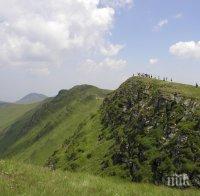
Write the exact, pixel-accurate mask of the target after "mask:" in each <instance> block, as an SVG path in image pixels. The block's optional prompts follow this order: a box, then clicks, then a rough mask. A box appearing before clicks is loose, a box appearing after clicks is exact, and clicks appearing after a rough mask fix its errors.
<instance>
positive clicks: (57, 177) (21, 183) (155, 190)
mask: <svg viewBox="0 0 200 196" xmlns="http://www.w3.org/2000/svg"><path fill="white" fill-rule="evenodd" d="M198 194H199V191H197V190H193V189H190V190H184V191H181V190H174V189H169V188H166V187H158V186H153V185H148V184H133V183H128V182H124V181H122V180H116V179H112V178H100V177H95V176H91V175H89V174H84V173H70V172H61V171H55V172H51V171H49V170H48V169H44V168H40V167H35V166H33V165H24V164H22V163H16V162H11V161H0V195H4V196H5V195H13V196H14V195H44V196H45V195H48V196H49V195H70V196H71V195H74V196H75V195H83V196H84V195H85V196H90V195H91V196H93V195H105V196H112V195H113V196H116V195H120V196H129V195H130V196H134V195H135V196H144V195H148V196H157V195H158V196H160V195H163V196H187V195H198Z"/></svg>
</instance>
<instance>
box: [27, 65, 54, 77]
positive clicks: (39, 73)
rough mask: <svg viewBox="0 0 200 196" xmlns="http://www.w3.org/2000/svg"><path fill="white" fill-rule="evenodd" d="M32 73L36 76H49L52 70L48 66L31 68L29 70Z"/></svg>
mask: <svg viewBox="0 0 200 196" xmlns="http://www.w3.org/2000/svg"><path fill="white" fill-rule="evenodd" d="M28 71H29V72H30V73H31V74H32V75H36V76H48V75H49V74H50V71H49V69H48V68H45V67H44V68H30V69H29V70H28Z"/></svg>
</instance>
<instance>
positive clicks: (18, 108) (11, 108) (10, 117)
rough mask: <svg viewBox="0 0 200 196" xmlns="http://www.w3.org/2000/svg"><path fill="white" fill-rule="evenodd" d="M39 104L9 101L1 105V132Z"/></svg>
mask: <svg viewBox="0 0 200 196" xmlns="http://www.w3.org/2000/svg"><path fill="white" fill-rule="evenodd" d="M37 105H38V104H37V103H36V104H28V105H18V104H12V103H7V104H2V105H0V132H1V131H3V129H5V128H7V127H8V126H9V125H11V124H12V123H14V122H15V121H16V120H17V119H18V118H20V117H21V116H23V115H24V114H25V113H26V112H28V111H30V110H31V109H33V108H34V107H36V106H37Z"/></svg>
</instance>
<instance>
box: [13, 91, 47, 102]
mask: <svg viewBox="0 0 200 196" xmlns="http://www.w3.org/2000/svg"><path fill="white" fill-rule="evenodd" d="M45 99H47V96H46V95H43V94H38V93H30V94H28V95H26V96H25V97H23V98H21V99H20V100H19V101H17V102H16V103H17V104H31V103H37V102H41V101H44V100H45Z"/></svg>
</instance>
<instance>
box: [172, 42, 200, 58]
mask: <svg viewBox="0 0 200 196" xmlns="http://www.w3.org/2000/svg"><path fill="white" fill-rule="evenodd" d="M169 51H170V53H171V54H173V55H175V56H178V57H183V58H193V59H200V41H198V42H195V41H190V42H178V43H176V44H174V45H172V46H171V47H170V49H169Z"/></svg>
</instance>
